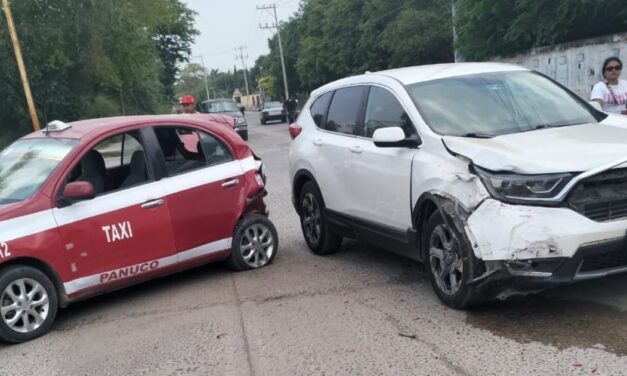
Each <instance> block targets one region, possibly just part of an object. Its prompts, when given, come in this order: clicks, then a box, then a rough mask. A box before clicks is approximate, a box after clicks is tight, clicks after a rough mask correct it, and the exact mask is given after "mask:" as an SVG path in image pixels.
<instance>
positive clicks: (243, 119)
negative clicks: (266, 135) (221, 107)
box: [235, 116, 246, 125]
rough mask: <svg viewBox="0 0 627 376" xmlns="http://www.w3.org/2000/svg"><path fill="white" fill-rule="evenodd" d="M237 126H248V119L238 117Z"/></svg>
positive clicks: (236, 119)
mask: <svg viewBox="0 0 627 376" xmlns="http://www.w3.org/2000/svg"><path fill="white" fill-rule="evenodd" d="M235 124H237V125H242V124H246V118H245V117H243V116H238V117H236V118H235Z"/></svg>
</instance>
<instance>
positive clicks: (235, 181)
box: [222, 179, 239, 188]
mask: <svg viewBox="0 0 627 376" xmlns="http://www.w3.org/2000/svg"><path fill="white" fill-rule="evenodd" d="M238 184H239V179H233V180H227V181H225V182H224V183H222V188H228V187H232V186H234V185H238Z"/></svg>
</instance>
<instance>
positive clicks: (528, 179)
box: [474, 166, 574, 204]
mask: <svg viewBox="0 0 627 376" xmlns="http://www.w3.org/2000/svg"><path fill="white" fill-rule="evenodd" d="M474 169H475V171H476V172H477V174H478V175H479V177H480V178H481V181H483V184H484V185H485V187H486V189H487V190H488V192H490V194H491V195H492V197H494V198H496V199H498V200H501V201H506V202H512V203H527V204H533V203H540V204H547V203H551V202H553V203H557V202H559V201H560V200H559V198H558V195H559V193H560V192H561V191H562V190H563V189H564V187H565V186H566V185H567V184H568V182H569V181H570V180H571V179H572V178H573V176H574V175H573V174H569V173H561V174H543V175H519V174H513V173H496V172H491V171H488V170H484V169H482V168H479V167H476V166H475V167H474Z"/></svg>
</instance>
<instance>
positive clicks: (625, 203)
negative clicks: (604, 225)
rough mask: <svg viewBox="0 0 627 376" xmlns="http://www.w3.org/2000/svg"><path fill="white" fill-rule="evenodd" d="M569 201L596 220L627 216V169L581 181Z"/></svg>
mask: <svg viewBox="0 0 627 376" xmlns="http://www.w3.org/2000/svg"><path fill="white" fill-rule="evenodd" d="M567 202H568V205H569V206H570V207H571V208H573V209H574V210H575V211H577V212H578V213H580V214H582V215H584V216H586V217H588V218H590V219H592V220H594V221H599V222H602V221H610V220H616V219H623V218H627V169H616V170H610V171H606V172H603V173H601V174H598V175H595V176H591V177H589V178H587V179H584V180H582V181H580V182H579V184H577V185H576V186H575V188H574V189H573V190H572V191H571V192H570V195H569V196H568V199H567Z"/></svg>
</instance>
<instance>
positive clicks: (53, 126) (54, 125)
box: [44, 120, 71, 134]
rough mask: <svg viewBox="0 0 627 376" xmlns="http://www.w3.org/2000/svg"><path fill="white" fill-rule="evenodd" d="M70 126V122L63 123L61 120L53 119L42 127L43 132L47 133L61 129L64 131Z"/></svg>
mask: <svg viewBox="0 0 627 376" xmlns="http://www.w3.org/2000/svg"><path fill="white" fill-rule="evenodd" d="M70 127H71V125H70V124H68V123H64V122H62V121H61V120H53V121H51V122H50V123H48V125H47V126H46V128H44V132H45V133H46V134H48V133H50V132H61V131H64V130H66V129H68V128H70Z"/></svg>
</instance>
